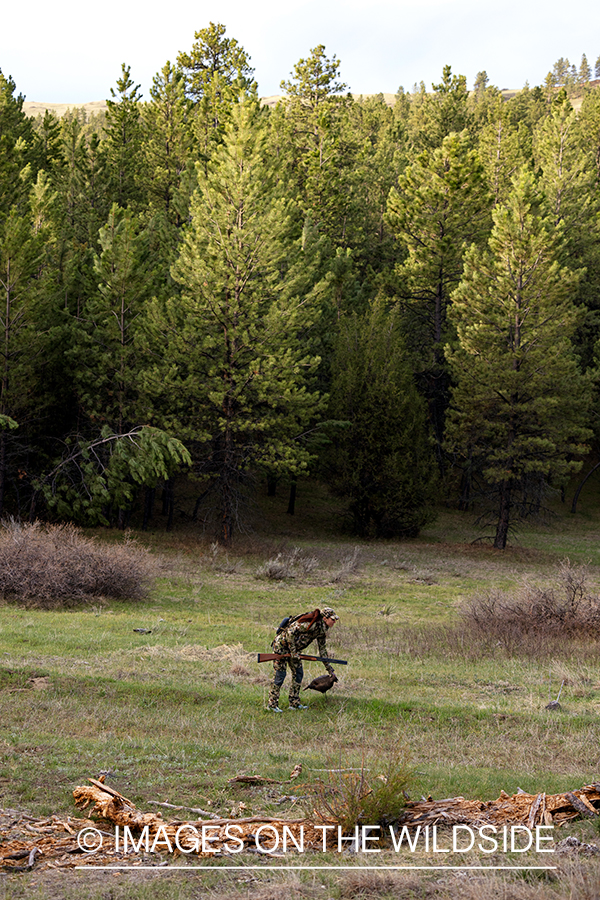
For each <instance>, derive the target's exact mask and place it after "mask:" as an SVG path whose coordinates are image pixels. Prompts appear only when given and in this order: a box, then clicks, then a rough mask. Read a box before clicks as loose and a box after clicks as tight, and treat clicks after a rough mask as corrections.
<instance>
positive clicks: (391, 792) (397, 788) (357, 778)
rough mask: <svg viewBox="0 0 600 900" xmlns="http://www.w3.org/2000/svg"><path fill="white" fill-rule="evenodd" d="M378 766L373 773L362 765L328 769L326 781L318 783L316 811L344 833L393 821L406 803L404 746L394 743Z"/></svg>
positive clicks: (407, 774)
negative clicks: (353, 769)
mask: <svg viewBox="0 0 600 900" xmlns="http://www.w3.org/2000/svg"><path fill="white" fill-rule="evenodd" d="M378 769H379V771H378V772H377V773H376V774H373V775H372V776H371V775H370V774H369V773H368V772H367V770H366V769H365V766H364V764H363V766H362V768H361V769H360V771H359V772H344V771H343V770H342V769H340V770H337V771H336V770H331V772H330V773H329V779H328V781H321V782H319V784H318V786H317V803H316V806H317V811H318V812H319V813H320V814H321V815H322V816H323V818H325V819H335V820H336V821H337V822H338V824H339V825H341V827H342V829H343V831H344V832H345V833H348V832H351V831H352V830H353V829H354V827H355V826H356V825H386V824H389V823H392V822H395V821H396V820H397V819H398V817H399V816H400V814H401V812H402V810H403V809H404V807H405V805H406V788H407V786H408V783H409V780H410V777H411V774H412V768H411V766H410V763H409V759H408V753H407V751H406V749H405V748H404V747H402V746H397V747H395V748H394V750H392V751H391V752H388V753H387V755H384V758H383V759H381V758H378Z"/></svg>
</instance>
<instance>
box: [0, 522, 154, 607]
mask: <svg viewBox="0 0 600 900" xmlns="http://www.w3.org/2000/svg"><path fill="white" fill-rule="evenodd" d="M153 570H154V566H153V562H152V559H151V557H150V554H149V553H148V552H147V551H146V550H144V549H143V548H141V547H139V546H138V545H137V544H136V543H135V541H133V540H131V539H129V538H126V539H125V540H124V541H123V542H122V543H120V544H106V543H100V542H99V541H96V540H94V539H93V538H88V537H85V536H84V535H83V534H81V532H80V531H79V530H78V529H77V528H75V527H74V526H73V525H44V524H41V523H40V522H34V523H33V524H21V523H19V522H15V521H12V520H10V521H4V522H3V523H2V524H1V526H0V595H2V596H3V597H4V598H5V599H7V600H17V601H25V602H26V603H27V605H29V606H40V607H52V606H60V605H64V604H68V603H69V602H72V601H77V600H89V599H94V598H99V597H107V598H111V599H115V600H122V599H129V600H143V599H145V598H146V597H147V596H148V593H149V590H150V586H151V584H152V580H153Z"/></svg>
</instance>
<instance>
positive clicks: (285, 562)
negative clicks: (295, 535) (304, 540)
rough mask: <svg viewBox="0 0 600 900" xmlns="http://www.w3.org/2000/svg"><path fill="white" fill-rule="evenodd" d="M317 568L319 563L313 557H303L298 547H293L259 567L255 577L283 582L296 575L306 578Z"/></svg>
mask: <svg viewBox="0 0 600 900" xmlns="http://www.w3.org/2000/svg"><path fill="white" fill-rule="evenodd" d="M318 567H319V561H318V559H317V558H316V557H315V556H304V554H303V553H302V550H301V549H300V547H294V548H293V550H287V551H286V552H283V553H278V554H277V556H275V557H273V558H272V559H269V560H267V562H265V563H263V565H262V566H259V567H258V569H257V570H256V577H257V578H270V579H272V580H273V581H285V579H287V578H296V577H298V575H300V576H304V577H306V576H307V575H309V574H310V573H311V572H313V571H314V570H315V569H318Z"/></svg>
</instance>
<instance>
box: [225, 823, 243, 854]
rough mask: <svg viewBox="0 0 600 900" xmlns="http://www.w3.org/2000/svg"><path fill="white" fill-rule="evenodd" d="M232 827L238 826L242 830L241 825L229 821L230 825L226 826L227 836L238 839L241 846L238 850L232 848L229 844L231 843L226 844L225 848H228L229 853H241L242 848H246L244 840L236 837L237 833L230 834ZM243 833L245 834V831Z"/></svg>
mask: <svg viewBox="0 0 600 900" xmlns="http://www.w3.org/2000/svg"><path fill="white" fill-rule="evenodd" d="M230 828H237V830H238V831H242V827H241V825H232V824H231V823H229V825H227V827H226V828H225V837H226V838H231V839H232V840H234V841H237V842H238V844H239V845H240V846H239V847H238V848H237V850H232V848H231V847H230V846H229V844H225V849H226V850H228V851H229V853H241V852H242V850H243V849H244V842H243V840H242V839H241V838H239V837H236V836H235V834H230V833H229V829H230ZM242 834H243V832H242Z"/></svg>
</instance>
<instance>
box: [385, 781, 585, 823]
mask: <svg viewBox="0 0 600 900" xmlns="http://www.w3.org/2000/svg"><path fill="white" fill-rule="evenodd" d="M599 809H600V784H588V785H585V786H584V787H582V788H580V789H579V790H576V791H566V792H565V793H564V794H545V793H543V792H542V793H539V794H527V793H526V792H525V791H519V792H518V793H516V794H513V795H512V797H511V796H509V795H508V794H507V793H505V792H504V791H501V792H500V796H499V797H498V799H497V800H488V801H483V800H465V798H464V797H449V798H447V799H446V800H431V799H428V800H419V801H410V800H409V801H407V804H406V809H405V811H404V813H403V814H402V817H401V819H400V824H402V825H407V826H408V827H412V826H415V827H416V826H417V825H421V826H425V825H449V826H450V825H472V826H473V827H476V828H479V827H481V826H483V825H495V826H496V827H498V826H503V825H526V826H527V827H528V828H534V827H535V825H556V826H558V827H560V826H561V825H564V824H565V822H570V821H571V820H572V819H577V818H579V817H580V816H583V817H584V818H585V817H589V818H592V817H594V816H597V815H598V814H599Z"/></svg>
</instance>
